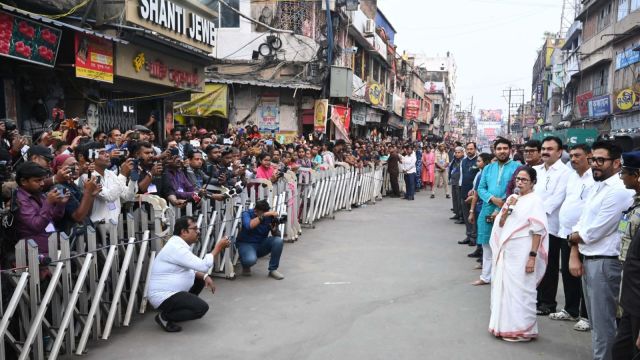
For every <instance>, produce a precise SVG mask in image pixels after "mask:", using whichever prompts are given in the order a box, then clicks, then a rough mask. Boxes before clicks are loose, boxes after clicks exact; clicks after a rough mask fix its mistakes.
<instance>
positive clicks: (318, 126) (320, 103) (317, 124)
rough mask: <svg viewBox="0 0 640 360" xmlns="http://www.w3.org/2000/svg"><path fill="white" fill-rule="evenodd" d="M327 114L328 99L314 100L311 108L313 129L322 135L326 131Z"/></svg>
mask: <svg viewBox="0 0 640 360" xmlns="http://www.w3.org/2000/svg"><path fill="white" fill-rule="evenodd" d="M328 112H329V99H320V100H316V101H315V104H314V106H313V128H314V129H315V131H318V132H321V133H324V132H326V130H327V113H328Z"/></svg>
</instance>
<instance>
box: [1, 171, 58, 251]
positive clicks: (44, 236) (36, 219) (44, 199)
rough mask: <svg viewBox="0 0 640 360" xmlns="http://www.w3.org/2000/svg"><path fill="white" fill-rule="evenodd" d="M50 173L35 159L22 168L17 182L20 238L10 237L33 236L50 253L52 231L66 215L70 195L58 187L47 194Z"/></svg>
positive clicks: (42, 248) (25, 237)
mask: <svg viewBox="0 0 640 360" xmlns="http://www.w3.org/2000/svg"><path fill="white" fill-rule="evenodd" d="M47 174H48V171H47V169H45V168H43V167H42V166H40V165H38V164H36V163H34V162H31V161H28V162H25V163H24V164H22V165H20V166H19V167H18V170H17V172H16V182H17V183H18V186H19V187H18V189H17V190H16V193H15V196H16V201H17V214H16V218H15V221H16V232H17V236H18V238H17V239H10V240H14V241H17V240H18V239H33V240H34V241H35V242H36V243H37V244H38V251H39V252H40V253H42V254H47V253H48V252H49V233H51V232H55V231H56V229H55V227H54V226H53V223H54V222H55V221H58V220H60V219H62V217H63V216H64V208H65V205H66V204H67V202H68V201H69V196H70V195H69V194H63V193H62V192H60V191H59V190H58V189H55V188H54V189H52V190H51V191H49V192H48V193H47V194H45V193H44V192H43V191H44V190H43V189H44V180H45V178H46V177H47Z"/></svg>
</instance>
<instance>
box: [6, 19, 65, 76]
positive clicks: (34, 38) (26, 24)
mask: <svg viewBox="0 0 640 360" xmlns="http://www.w3.org/2000/svg"><path fill="white" fill-rule="evenodd" d="M61 35H62V31H61V30H60V29H56V28H53V27H49V26H46V25H43V24H40V23H37V22H35V21H32V20H29V19H27V18H23V17H20V16H15V15H11V14H8V13H6V12H2V11H0V56H6V57H10V58H14V59H18V60H23V61H28V62H31V63H34V64H40V65H44V66H49V67H53V66H54V65H55V63H56V57H57V55H58V46H59V44H60V36H61Z"/></svg>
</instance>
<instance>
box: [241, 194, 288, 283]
mask: <svg viewBox="0 0 640 360" xmlns="http://www.w3.org/2000/svg"><path fill="white" fill-rule="evenodd" d="M269 210H270V207H269V203H268V202H267V201H266V200H260V201H258V202H256V207H255V208H254V209H251V210H246V211H243V212H242V230H241V231H240V234H239V235H238V240H237V241H236V245H237V247H238V252H239V254H240V262H241V263H242V275H245V276H249V275H251V267H252V266H253V265H255V263H256V262H257V261H258V258H261V257H263V256H266V255H268V254H271V259H270V260H269V276H270V277H272V278H274V279H276V280H282V279H284V275H282V274H281V273H280V272H279V271H278V266H279V265H280V255H282V246H283V242H282V238H281V237H279V236H269V232H274V234H273V235H276V233H275V232H276V231H277V226H278V225H279V221H277V220H278V219H277V216H278V213H277V212H276V211H269Z"/></svg>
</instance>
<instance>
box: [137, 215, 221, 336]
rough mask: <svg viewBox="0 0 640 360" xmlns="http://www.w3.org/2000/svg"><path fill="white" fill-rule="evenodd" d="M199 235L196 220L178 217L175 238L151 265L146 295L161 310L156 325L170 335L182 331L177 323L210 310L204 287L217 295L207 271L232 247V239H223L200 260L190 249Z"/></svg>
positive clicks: (202, 314) (195, 317)
mask: <svg viewBox="0 0 640 360" xmlns="http://www.w3.org/2000/svg"><path fill="white" fill-rule="evenodd" d="M198 234H199V230H198V226H197V225H196V219H195V218H193V217H190V216H183V217H181V218H179V219H178V220H176V224H175V226H174V228H173V236H172V237H171V238H170V239H169V241H167V243H166V244H165V245H164V246H163V247H162V250H160V252H159V253H158V255H157V256H156V258H155V260H154V261H153V263H152V264H151V274H150V276H149V292H148V294H147V296H148V298H149V303H151V305H153V307H154V308H156V309H158V311H159V312H158V315H156V322H157V323H158V325H160V327H162V328H163V329H164V330H165V331H167V332H178V331H181V330H182V328H181V327H180V326H179V325H176V324H175V323H176V322H180V321H188V320H195V319H200V318H201V317H203V316H204V315H205V314H206V313H207V311H209V305H208V304H207V303H206V302H205V301H204V300H202V299H200V298H199V297H198V295H199V294H200V292H201V291H202V289H203V288H204V287H205V286H206V287H208V288H209V289H211V292H212V293H215V290H216V288H215V286H214V284H213V279H212V278H211V276H209V274H208V271H209V269H210V268H211V267H213V259H214V258H215V257H216V255H218V254H219V253H220V252H221V251H222V250H224V249H225V248H227V247H229V245H230V244H231V243H230V242H229V239H227V238H223V239H221V240H220V241H218V242H217V243H216V245H215V246H214V248H213V251H211V253H209V254H207V255H205V256H204V258H202V259H201V258H199V257H197V256H196V255H194V254H193V253H192V252H191V248H190V246H191V245H193V244H194V243H196V242H197V241H198Z"/></svg>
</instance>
